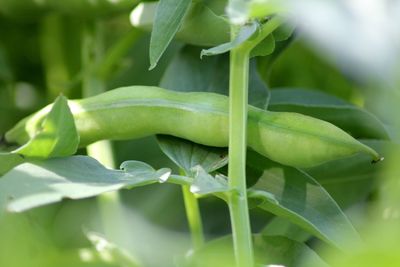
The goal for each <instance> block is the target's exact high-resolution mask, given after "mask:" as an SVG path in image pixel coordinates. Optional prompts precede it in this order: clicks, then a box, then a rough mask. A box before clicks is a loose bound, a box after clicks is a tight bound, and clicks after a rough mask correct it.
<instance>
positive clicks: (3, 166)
mask: <svg viewBox="0 0 400 267" xmlns="http://www.w3.org/2000/svg"><path fill="white" fill-rule="evenodd" d="M22 162H24V159H23V157H21V156H20V155H18V154H13V153H0V176H2V175H4V174H5V173H6V172H8V171H9V170H11V169H12V168H14V167H15V166H17V165H19V164H21V163H22ZM0 178H1V177H0Z"/></svg>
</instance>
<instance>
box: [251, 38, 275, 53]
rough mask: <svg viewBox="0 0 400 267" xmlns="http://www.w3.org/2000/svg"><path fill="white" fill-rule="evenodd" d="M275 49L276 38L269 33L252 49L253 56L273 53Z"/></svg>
mask: <svg viewBox="0 0 400 267" xmlns="http://www.w3.org/2000/svg"><path fill="white" fill-rule="evenodd" d="M274 50H275V39H274V36H273V35H272V34H270V35H268V36H267V37H266V38H265V39H264V40H262V41H261V42H260V43H259V44H258V45H257V46H256V47H254V48H253V50H251V53H250V56H251V57H264V56H268V55H270V54H272V53H273V52H274Z"/></svg>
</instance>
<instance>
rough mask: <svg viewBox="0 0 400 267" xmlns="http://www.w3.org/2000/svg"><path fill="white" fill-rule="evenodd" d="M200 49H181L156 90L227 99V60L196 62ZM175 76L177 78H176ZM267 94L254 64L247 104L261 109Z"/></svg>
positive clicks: (220, 56)
mask: <svg viewBox="0 0 400 267" xmlns="http://www.w3.org/2000/svg"><path fill="white" fill-rule="evenodd" d="M200 51H201V49H200V48H198V47H193V46H185V47H183V48H182V49H181V50H180V51H179V53H177V54H176V56H175V57H174V58H173V59H172V61H171V62H170V64H169V65H168V68H167V70H166V71H165V73H164V75H163V77H162V79H161V82H160V87H162V88H166V89H170V90H174V91H182V92H189V91H190V92H214V93H219V94H223V95H229V56H228V55H218V56H215V57H206V58H203V59H200V58H199V54H200ZM176 73H179V75H176ZM268 98H269V90H268V88H267V86H266V84H265V83H264V82H263V81H262V79H261V78H260V75H259V73H258V71H257V66H256V62H255V61H254V60H251V61H250V67H249V104H251V105H253V106H256V107H259V108H265V106H266V105H267V102H268Z"/></svg>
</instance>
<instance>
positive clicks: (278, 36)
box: [272, 22, 296, 42]
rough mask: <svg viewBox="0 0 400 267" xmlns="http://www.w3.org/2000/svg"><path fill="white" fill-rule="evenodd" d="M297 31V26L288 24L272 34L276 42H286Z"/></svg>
mask: <svg viewBox="0 0 400 267" xmlns="http://www.w3.org/2000/svg"><path fill="white" fill-rule="evenodd" d="M295 29H296V26H295V24H294V23H291V22H287V23H284V24H282V25H281V26H279V27H278V29H276V30H275V31H274V32H273V33H272V35H273V36H274V39H275V41H276V42H282V41H286V40H287V39H289V38H290V37H291V36H292V35H293V32H294V30H295Z"/></svg>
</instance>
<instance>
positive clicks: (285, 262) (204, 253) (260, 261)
mask: <svg viewBox="0 0 400 267" xmlns="http://www.w3.org/2000/svg"><path fill="white" fill-rule="evenodd" d="M253 245H254V254H255V261H256V264H257V266H266V265H267V266H288V267H289V266H290V267H292V266H297V267H300V266H301V267H309V266H318V267H327V266H328V265H327V264H326V263H325V262H324V261H322V259H321V258H320V257H319V256H318V255H317V254H316V253H315V252H314V251H313V250H311V249H310V248H309V247H308V246H306V245H305V244H303V243H300V242H296V241H293V240H290V239H288V238H285V237H282V236H263V235H253ZM184 266H185V267H200V266H201V267H215V266H218V267H228V266H229V267H231V266H235V255H234V252H233V244H232V237H231V236H225V237H222V238H218V239H215V240H213V241H211V242H208V243H207V244H206V245H205V246H204V247H202V248H201V249H199V250H197V251H194V252H193V253H192V254H191V255H190V256H188V259H187V262H186V265H184Z"/></svg>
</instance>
